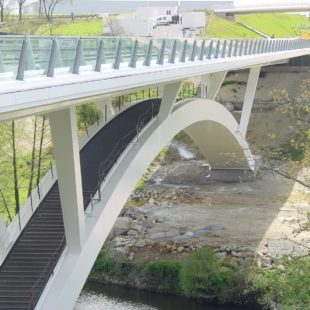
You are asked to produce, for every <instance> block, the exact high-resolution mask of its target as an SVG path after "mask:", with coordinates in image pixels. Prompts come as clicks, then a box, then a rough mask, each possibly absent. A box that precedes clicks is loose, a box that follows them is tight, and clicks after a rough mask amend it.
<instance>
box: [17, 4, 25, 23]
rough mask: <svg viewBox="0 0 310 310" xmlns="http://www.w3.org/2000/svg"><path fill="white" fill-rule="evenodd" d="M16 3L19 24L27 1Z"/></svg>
mask: <svg viewBox="0 0 310 310" xmlns="http://www.w3.org/2000/svg"><path fill="white" fill-rule="evenodd" d="M17 1H18V19H19V21H20V22H21V21H22V20H23V7H24V4H25V2H26V1H27V0H17Z"/></svg>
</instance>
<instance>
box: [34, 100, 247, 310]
mask: <svg viewBox="0 0 310 310" xmlns="http://www.w3.org/2000/svg"><path fill="white" fill-rule="evenodd" d="M123 113H126V112H123ZM237 128H238V124H237V122H236V120H235V119H234V117H233V116H232V115H231V114H230V112H229V111H228V110H227V109H226V108H224V107H223V106H222V105H220V104H219V103H217V102H214V101H211V100H207V99H197V100H192V101H188V102H185V103H179V104H177V105H176V106H175V107H174V109H173V111H172V113H171V114H170V116H168V117H167V118H166V119H165V120H164V121H162V122H160V121H159V119H157V118H154V119H153V120H152V121H151V122H150V123H148V125H146V126H145V127H144V128H143V130H142V132H141V133H140V134H139V137H138V140H137V141H136V142H135V143H131V144H129V145H128V147H127V149H126V150H125V151H124V152H123V154H122V155H121V156H120V158H119V160H118V162H117V164H116V165H114V167H112V168H111V170H110V172H109V174H108V175H107V177H106V179H105V181H104V183H103V184H102V186H101V192H102V197H103V198H102V200H101V201H99V202H97V203H95V205H94V211H93V214H92V216H91V217H89V218H86V222H85V225H86V232H87V235H86V238H85V240H86V241H85V244H84V246H83V248H82V251H81V253H80V254H79V255H76V254H70V253H67V254H66V255H65V257H64V258H63V261H62V264H61V265H60V266H59V268H57V269H58V272H57V273H56V274H55V276H54V278H53V279H52V282H51V283H50V285H48V287H49V288H48V289H47V291H46V292H45V294H43V298H42V299H41V300H40V302H39V303H38V306H39V307H38V308H40V309H55V308H57V306H59V307H63V308H64V309H70V308H73V306H74V303H75V301H76V299H77V298H78V295H79V293H80V291H81V289H82V287H83V284H84V283H85V281H86V279H87V276H88V274H89V272H90V270H91V268H92V265H93V264H94V262H95V259H96V257H97V255H98V253H99V252H100V250H101V248H102V246H103V244H104V242H105V240H106V238H107V237H108V234H109V232H110V230H111V229H112V227H113V225H114V223H115V221H116V219H117V217H118V215H119V214H120V212H121V209H122V208H123V206H124V205H125V203H126V201H127V199H128V197H129V196H130V194H131V193H132V191H133V190H134V188H135V186H136V183H137V182H138V181H139V179H140V178H141V176H142V175H143V174H144V172H145V171H146V169H147V168H148V166H149V165H150V163H151V162H152V161H153V159H154V158H155V157H156V156H157V154H158V153H159V152H160V150H161V149H162V148H163V147H164V146H165V145H167V144H168V143H169V141H171V140H172V139H173V138H174V136H175V135H176V134H178V133H179V132H180V131H182V130H185V131H186V132H187V133H188V134H189V135H190V136H191V137H192V138H193V140H194V141H195V142H196V143H197V145H198V146H199V147H200V149H201V151H202V153H203V154H205V155H206V157H207V158H208V161H209V163H210V164H211V165H213V166H215V167H221V168H222V169H223V168H225V169H226V168H230V169H251V167H252V166H251V165H252V155H251V152H250V150H249V148H248V145H247V143H246V141H245V140H244V139H243V138H242V137H241V136H240V135H239V134H238V133H236V131H237ZM232 150H233V151H232ZM55 300H56V303H57V304H55Z"/></svg>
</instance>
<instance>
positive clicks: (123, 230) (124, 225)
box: [112, 217, 132, 237]
mask: <svg viewBox="0 0 310 310" xmlns="http://www.w3.org/2000/svg"><path fill="white" fill-rule="evenodd" d="M131 225H132V219H131V218H130V217H119V218H118V219H117V220H116V222H115V224H114V226H113V229H112V236H113V237H115V236H120V235H126V234H127V232H128V231H129V230H130V229H131Z"/></svg>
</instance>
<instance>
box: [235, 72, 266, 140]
mask: <svg viewBox="0 0 310 310" xmlns="http://www.w3.org/2000/svg"><path fill="white" fill-rule="evenodd" d="M260 69H261V67H254V68H251V69H250V73H249V78H248V83H247V87H246V90H245V96H244V103H243V107H242V114H241V120H240V125H239V130H240V132H241V134H242V135H243V136H244V137H245V136H246V132H247V128H248V124H249V121H250V115H251V111H252V106H253V102H254V97H255V92H256V87H257V83H258V79H259V73H260Z"/></svg>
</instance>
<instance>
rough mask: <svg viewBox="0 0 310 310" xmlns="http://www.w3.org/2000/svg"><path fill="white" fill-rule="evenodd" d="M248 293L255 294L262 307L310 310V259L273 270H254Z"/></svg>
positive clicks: (286, 262) (249, 274) (294, 261)
mask: <svg viewBox="0 0 310 310" xmlns="http://www.w3.org/2000/svg"><path fill="white" fill-rule="evenodd" d="M245 292H246V293H251V294H253V293H254V294H255V295H256V296H257V300H258V302H259V303H260V304H262V305H264V306H268V307H269V306H271V305H272V304H273V303H279V304H281V309H287V310H295V309H310V258H309V257H305V258H300V259H295V260H293V261H289V260H285V261H283V262H281V263H279V264H278V267H277V268H274V269H272V270H270V269H264V268H257V267H256V268H252V269H251V270H250V271H249V273H248V278H247V289H246V291H245Z"/></svg>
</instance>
